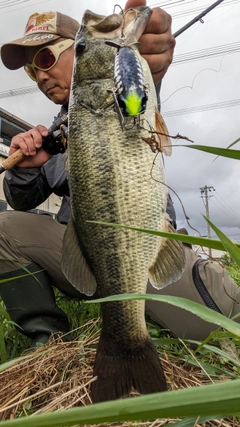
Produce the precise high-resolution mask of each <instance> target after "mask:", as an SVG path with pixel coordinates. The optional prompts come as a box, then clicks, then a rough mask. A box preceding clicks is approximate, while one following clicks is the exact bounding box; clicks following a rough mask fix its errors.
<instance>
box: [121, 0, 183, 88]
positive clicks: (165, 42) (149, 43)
mask: <svg viewBox="0 0 240 427" xmlns="http://www.w3.org/2000/svg"><path fill="white" fill-rule="evenodd" d="M145 5H146V0H127V3H126V5H125V10H127V9H130V8H132V7H136V6H145ZM171 23H172V18H171V16H170V15H169V14H168V13H167V12H165V11H164V10H162V9H160V8H158V7H156V8H153V9H152V16H151V18H150V20H149V22H148V24H147V27H146V28H145V31H144V33H143V35H142V36H141V37H140V39H139V42H140V48H139V51H140V53H141V55H142V56H143V57H144V58H145V59H146V60H147V62H148V65H149V67H150V70H151V72H152V76H153V80H154V82H155V84H156V83H158V82H159V81H160V80H161V79H162V78H163V76H164V75H165V73H166V71H167V69H168V67H169V65H170V64H171V62H172V59H173V51H174V47H175V39H174V37H173V35H172V32H171Z"/></svg>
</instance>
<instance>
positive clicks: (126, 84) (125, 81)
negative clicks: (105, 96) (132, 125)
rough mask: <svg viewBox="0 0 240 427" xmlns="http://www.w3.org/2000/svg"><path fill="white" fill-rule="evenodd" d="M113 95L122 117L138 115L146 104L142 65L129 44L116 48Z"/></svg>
mask: <svg viewBox="0 0 240 427" xmlns="http://www.w3.org/2000/svg"><path fill="white" fill-rule="evenodd" d="M114 81H115V85H116V88H115V95H116V100H117V103H118V106H119V109H120V111H121V113H122V115H123V116H124V117H127V116H133V117H136V116H139V115H140V114H142V113H144V112H145V110H146V105H147V99H148V97H147V93H146V87H145V85H144V76H143V69H142V65H141V63H140V61H139V59H138V57H137V54H136V53H135V51H134V49H133V48H132V47H131V46H122V47H119V48H118V50H117V54H116V56H115V64H114Z"/></svg>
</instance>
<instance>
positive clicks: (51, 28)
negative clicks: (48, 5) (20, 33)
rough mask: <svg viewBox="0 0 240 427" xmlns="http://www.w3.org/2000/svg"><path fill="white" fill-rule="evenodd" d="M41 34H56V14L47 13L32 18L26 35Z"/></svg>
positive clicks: (35, 14) (28, 23) (36, 14)
mask: <svg viewBox="0 0 240 427" xmlns="http://www.w3.org/2000/svg"><path fill="white" fill-rule="evenodd" d="M39 32H49V33H52V34H56V13H55V12H45V13H41V14H40V13H34V14H33V15H31V16H30V18H29V20H28V22H27V25H26V29H25V33H24V35H27V34H30V33H31V34H32V33H39Z"/></svg>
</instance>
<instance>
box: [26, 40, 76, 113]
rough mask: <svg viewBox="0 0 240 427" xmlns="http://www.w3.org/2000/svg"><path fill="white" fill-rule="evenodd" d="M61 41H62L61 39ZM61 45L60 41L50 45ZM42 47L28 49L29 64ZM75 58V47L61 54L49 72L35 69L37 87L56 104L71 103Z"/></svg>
mask: <svg viewBox="0 0 240 427" xmlns="http://www.w3.org/2000/svg"><path fill="white" fill-rule="evenodd" d="M60 40H61V39H60ZM55 43H59V40H57V41H55V42H53V43H49V45H50V44H55ZM39 50H40V47H39V46H37V47H31V48H30V47H28V48H26V52H25V55H26V59H27V63H29V64H31V63H32V60H33V58H34V56H35V54H36V53H37V52H38V51H39ZM73 58H74V45H72V46H71V47H69V48H68V49H67V50H65V51H64V52H62V53H61V55H60V56H59V58H58V61H57V63H56V64H55V65H54V66H53V67H52V68H51V69H50V70H48V71H42V70H38V69H37V68H35V73H36V79H37V85H38V87H39V89H40V90H41V92H42V93H44V95H46V96H47V98H49V99H50V100H51V101H52V102H54V103H55V104H61V105H65V104H67V103H68V102H69V95H70V88H71V79H72V68H73Z"/></svg>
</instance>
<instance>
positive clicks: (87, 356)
mask: <svg viewBox="0 0 240 427" xmlns="http://www.w3.org/2000/svg"><path fill="white" fill-rule="evenodd" d="M97 323H98V321H95V322H94V321H91V322H89V323H87V324H86V325H84V327H83V328H82V329H81V330H80V337H82V338H83V339H82V340H80V341H79V340H78V341H72V342H68V343H65V342H62V341H52V342H51V343H50V344H49V345H48V346H45V347H42V348H39V349H36V350H34V351H33V352H31V353H29V354H27V356H26V358H24V359H23V360H17V361H16V363H14V364H13V365H11V366H10V367H9V368H7V369H5V370H4V371H2V372H1V373H0V384H1V394H0V420H1V421H3V420H9V419H14V418H18V417H20V416H24V415H26V416H29V415H31V414H33V413H34V414H40V413H47V412H50V411H51V412H52V411H61V410H63V409H69V408H73V407H76V406H82V405H83V406H84V405H90V404H91V397H90V384H91V382H92V381H94V378H92V369H93V363H94V359H95V352H96V345H97V342H98V339H99V328H98V326H97ZM96 331H97V332H96ZM160 358H161V362H162V365H163V368H164V371H165V375H166V379H167V382H168V385H169V390H176V389H182V388H187V387H194V386H201V385H202V384H206V383H209V382H211V378H209V377H208V376H207V375H206V373H205V372H204V371H203V369H202V368H201V367H200V366H199V368H198V367H196V366H193V365H190V364H188V363H184V362H182V361H179V360H178V359H177V357H176V356H173V355H169V354H167V353H164V354H161V356H160ZM220 379H223V378H220ZM133 395H134V393H133ZM175 422H176V419H174V420H171V419H161V420H155V421H154V422H144V423H139V422H138V423H136V424H134V423H131V426H132V427H135V426H136V427H161V426H167V425H168V426H169V425H173V424H174V423H175ZM101 425H104V424H101ZM106 425H108V426H123V427H127V426H128V427H129V423H120V424H117V423H113V424H106ZM203 425H204V426H209V427H210V426H216V427H220V426H221V427H233V426H235V427H239V426H240V424H239V422H238V421H237V420H235V419H232V418H231V419H224V420H216V421H211V422H210V421H209V422H208V423H205V424H203ZM197 426H198V424H197V423H196V424H195V427H197ZM76 427H77V426H76Z"/></svg>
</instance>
